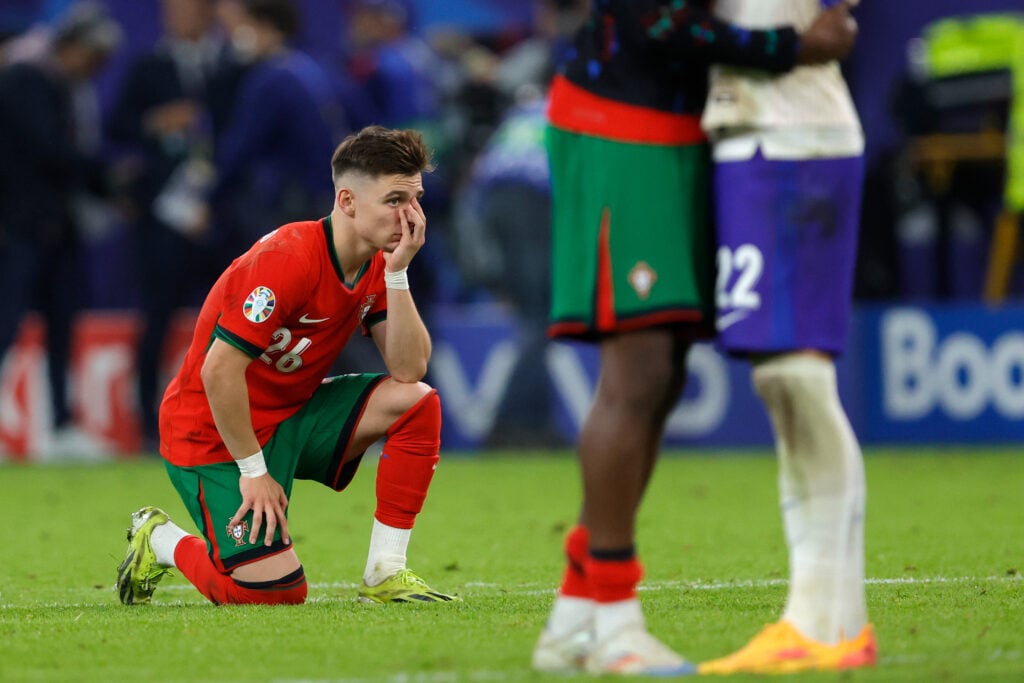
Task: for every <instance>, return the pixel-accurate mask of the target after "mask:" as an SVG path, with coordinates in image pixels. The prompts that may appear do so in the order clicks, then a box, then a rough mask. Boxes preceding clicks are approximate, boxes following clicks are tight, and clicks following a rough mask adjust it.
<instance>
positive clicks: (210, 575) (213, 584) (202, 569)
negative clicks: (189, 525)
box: [174, 536, 307, 605]
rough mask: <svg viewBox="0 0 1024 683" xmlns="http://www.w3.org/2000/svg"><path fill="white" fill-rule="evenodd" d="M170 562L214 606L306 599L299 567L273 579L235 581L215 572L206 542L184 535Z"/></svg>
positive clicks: (284, 602)
mask: <svg viewBox="0 0 1024 683" xmlns="http://www.w3.org/2000/svg"><path fill="white" fill-rule="evenodd" d="M174 564H175V566H176V567H177V568H178V569H179V570H180V571H181V573H182V574H184V575H185V578H187V579H188V580H189V581H191V582H192V585H193V586H195V587H196V588H198V589H199V592H200V593H202V594H203V595H204V596H206V599H207V600H209V601H210V602H212V603H213V604H215V605H301V604H302V603H303V602H305V601H306V591H307V586H306V575H305V574H304V573H303V571H302V567H299V568H298V570H296V571H294V572H292V573H291V574H289V575H288V576H285V577H283V578H281V579H278V580H276V581H266V582H261V583H249V582H245V583H239V582H236V581H235V580H234V579H232V578H231V577H230V576H228V575H227V574H221V573H220V572H219V571H217V568H216V567H215V566H214V564H213V561H212V560H210V556H209V555H207V554H206V541H204V540H203V539H201V538H199V537H198V536H186V537H185V538H183V539H181V541H180V542H179V543H178V547H176V548H175V549H174Z"/></svg>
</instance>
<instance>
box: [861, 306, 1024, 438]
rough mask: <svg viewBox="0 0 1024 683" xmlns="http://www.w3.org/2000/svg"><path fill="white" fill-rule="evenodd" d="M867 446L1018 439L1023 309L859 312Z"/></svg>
mask: <svg viewBox="0 0 1024 683" xmlns="http://www.w3.org/2000/svg"><path fill="white" fill-rule="evenodd" d="M855 323H856V324H855V328H856V330H857V334H858V335H859V344H857V346H858V347H859V350H860V353H862V354H863V358H864V364H865V367H866V368H867V370H868V371H867V372H866V373H864V375H863V378H864V383H863V386H861V387H859V391H861V392H862V393H863V395H864V409H865V413H864V416H863V421H862V424H861V429H860V432H859V433H861V434H862V438H864V439H865V440H866V441H871V442H882V443H886V442H891V443H901V442H925V443H959V444H963V443H994V442H1012V441H1018V440H1024V419H1022V418H1024V307H1020V306H1003V307H999V308H986V307H984V306H982V305H980V304H964V305H944V306H941V307H939V306H930V307H910V306H896V307H869V308H861V309H860V311H859V313H858V316H857V319H856V321H855Z"/></svg>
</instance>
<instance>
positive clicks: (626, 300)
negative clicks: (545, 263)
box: [533, 0, 852, 675]
mask: <svg viewBox="0 0 1024 683" xmlns="http://www.w3.org/2000/svg"><path fill="white" fill-rule="evenodd" d="M710 5H711V3H710V2H688V3H681V2H674V1H669V0H665V1H662V2H658V1H656V0H596V1H595V2H594V3H593V5H592V9H591V15H590V17H589V19H588V21H587V22H586V24H585V25H584V26H583V28H582V29H581V31H580V32H579V33H578V35H577V39H576V43H575V54H574V55H573V56H572V57H571V58H570V59H569V61H568V63H567V65H566V66H565V68H564V71H563V73H562V74H561V75H560V76H557V77H556V78H555V81H554V83H553V85H552V89H551V103H550V107H549V111H548V117H549V120H550V123H551V127H550V129H549V147H550V150H549V151H550V159H551V164H552V183H553V185H552V189H553V197H554V199H553V201H554V228H553V235H552V238H553V241H552V245H553V283H552V284H553V292H552V324H551V327H550V330H549V331H550V333H551V334H552V335H553V336H560V337H570V338H578V339H585V340H591V341H597V342H599V343H600V351H601V376H600V379H599V381H598V386H597V394H596V397H595V400H594V404H593V407H592V408H591V411H590V414H589V416H588V417H587V420H586V423H585V424H584V426H583V430H582V433H581V435H580V440H579V452H580V460H581V464H582V476H583V505H582V510H581V512H580V516H579V524H578V526H577V527H575V528H574V529H573V530H572V531H571V532H570V533H569V535H568V538H567V539H566V554H567V555H568V564H567V567H566V570H565V575H564V579H563V582H562V585H561V588H560V591H559V594H558V597H557V598H556V601H555V605H554V608H553V610H552V612H551V616H550V618H549V620H548V622H547V625H546V627H545V629H544V631H543V632H542V634H541V637H540V640H539V642H538V643H537V646H536V648H535V650H534V653H533V667H534V668H536V669H540V670H544V671H571V670H574V669H578V668H580V667H583V668H585V669H586V670H587V671H588V672H590V673H595V674H599V673H620V674H666V675H669V674H683V673H692V672H693V670H694V667H693V665H691V664H689V663H688V662H686V661H685V660H684V659H683V658H682V657H680V656H679V655H678V654H676V653H675V652H673V651H672V650H671V649H669V648H668V647H666V646H665V645H663V644H662V643H661V642H660V641H658V640H657V639H656V638H655V637H654V636H652V635H651V634H650V633H648V631H647V627H646V624H645V621H644V617H643V613H642V611H641V608H640V604H639V601H638V600H637V597H636V586H637V583H638V582H639V581H640V578H641V576H642V573H643V572H642V567H641V564H640V561H639V560H638V558H637V555H636V551H635V548H634V526H635V517H636V511H637V508H638V506H639V504H640V500H641V497H642V495H643V492H644V490H645V488H646V485H647V482H648V479H649V478H650V475H651V472H652V470H653V467H654V462H655V460H656V458H657V453H658V447H659V444H660V441H661V437H662V431H663V428H664V424H665V420H666V418H667V416H668V414H669V412H670V410H671V409H672V407H673V405H674V404H675V403H676V401H677V400H678V398H679V395H680V393H681V392H682V388H683V383H684V380H685V377H686V355H687V352H688V350H689V347H690V344H691V341H692V340H693V339H694V338H697V337H700V336H707V335H708V334H710V333H711V328H712V325H713V322H712V305H713V302H712V291H713V285H714V283H713V267H712V263H713V261H712V249H713V244H712V236H711V234H710V230H709V215H708V214H709V213H710V209H709V207H708V200H709V198H710V187H709V183H708V180H709V175H710V164H709V159H708V149H707V144H706V139H705V136H704V134H703V132H702V130H701V128H700V112H701V110H702V108H703V106H704V100H705V97H706V87H707V69H708V63H709V62H712V61H720V62H725V63H730V64H736V65H739V66H758V67H763V66H764V65H768V68H769V69H770V70H772V71H777V72H783V71H786V70H788V69H790V68H792V67H793V66H794V65H795V64H796V63H798V61H799V62H815V61H823V60H826V59H831V58H833V57H835V56H836V55H839V54H842V53H843V52H844V51H845V50H846V49H848V47H849V44H850V43H851V41H852V34H850V33H849V32H848V29H847V28H846V26H845V21H844V19H845V17H846V16H848V15H847V14H846V13H845V8H840V9H837V10H835V11H834V12H830V13H826V14H824V15H823V16H822V17H821V18H820V19H819V20H818V21H817V22H816V23H815V24H814V25H813V26H811V27H810V28H809V29H808V31H806V32H805V33H804V34H803V35H802V36H800V35H798V34H797V32H796V31H795V30H794V29H793V28H790V27H788V26H782V25H779V26H777V27H772V28H769V29H766V30H763V31H744V30H739V29H737V28H735V27H732V26H730V25H729V24H725V23H723V22H720V21H717V20H715V19H714V18H713V17H712V16H711V15H710V14H709V11H708V8H709V6H710Z"/></svg>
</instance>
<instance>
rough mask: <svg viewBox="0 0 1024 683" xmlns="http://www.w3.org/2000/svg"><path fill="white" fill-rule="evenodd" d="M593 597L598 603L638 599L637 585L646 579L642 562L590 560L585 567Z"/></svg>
mask: <svg viewBox="0 0 1024 683" xmlns="http://www.w3.org/2000/svg"><path fill="white" fill-rule="evenodd" d="M583 570H584V572H585V573H586V576H587V582H588V585H589V586H590V591H591V597H593V598H594V600H596V601H597V602H619V601H620V600H630V599H632V598H635V597H636V585H637V584H638V583H640V579H642V578H643V577H644V568H643V565H642V564H640V560H638V559H636V558H635V557H632V558H630V559H628V560H597V559H594V558H593V557H591V558H589V559H588V560H587V562H586V564H584V566H583Z"/></svg>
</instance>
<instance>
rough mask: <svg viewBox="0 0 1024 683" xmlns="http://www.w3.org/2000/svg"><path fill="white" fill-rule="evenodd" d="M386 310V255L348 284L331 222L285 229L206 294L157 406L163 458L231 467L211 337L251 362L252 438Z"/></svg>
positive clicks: (291, 410)
mask: <svg viewBox="0 0 1024 683" xmlns="http://www.w3.org/2000/svg"><path fill="white" fill-rule="evenodd" d="M386 313H387V295H386V291H385V289H384V257H383V255H382V254H380V253H377V254H376V255H375V256H374V257H373V258H372V259H370V261H369V262H368V263H367V264H366V265H365V266H363V269H362V270H361V271H360V272H359V275H358V276H357V277H356V280H355V282H353V283H348V282H345V281H344V276H343V275H342V271H341V265H340V263H339V262H338V259H337V256H336V254H335V252H334V240H333V231H332V227H331V220H330V218H329V217H328V218H325V219H323V220H321V221H309V222H303V223H289V224H287V225H284V226H281V227H280V228H278V229H277V230H275V231H274V232H272V233H270V234H268V235H266V236H265V237H263V238H262V239H261V240H260V241H259V242H257V243H256V244H255V245H253V247H252V248H251V249H249V251H247V252H246V253H244V254H242V255H241V256H240V257H238V258H237V259H235V260H234V262H233V263H232V264H231V265H230V266H229V267H228V269H227V270H225V271H224V273H223V274H222V275H221V276H220V278H219V279H218V280H217V282H216V284H214V286H213V288H212V289H211V290H210V293H209V295H207V297H206V301H205V302H204V303H203V307H202V309H201V310H200V312H199V318H198V320H197V321H196V329H195V332H194V334H193V336H192V344H191V345H190V346H189V349H188V353H187V354H186V355H185V360H184V362H183V363H182V366H181V369H180V370H179V371H178V374H177V376H176V377H175V378H174V380H173V381H171V383H170V386H168V387H167V392H166V393H165V394H164V400H163V403H162V404H161V406H160V452H161V453H162V454H163V456H164V457H165V458H167V459H168V460H169V461H171V462H172V463H174V464H175V465H180V466H185V467H189V466H194V465H205V464H211V463H216V462H228V461H230V460H231V459H232V458H231V454H230V453H229V452H228V450H227V448H226V447H225V446H224V442H223V441H222V440H221V437H220V434H219V433H218V432H217V427H216V425H215V424H214V421H213V414H212V413H211V411H210V405H209V402H208V401H207V398H206V392H205V391H204V389H203V381H202V378H201V377H200V370H201V369H202V366H203V361H204V359H205V358H206V352H207V350H208V349H209V348H210V344H212V343H213V340H214V339H215V338H217V339H221V340H223V341H225V342H227V343H229V344H231V345H233V346H235V347H237V348H239V349H241V350H242V351H244V352H245V353H247V354H249V355H250V356H252V357H253V358H254V359H255V360H253V362H252V363H250V364H249V367H248V368H247V370H246V373H245V378H246V383H247V385H248V388H249V410H250V412H251V414H252V424H253V428H254V429H255V431H256V438H257V439H258V440H259V442H260V444H261V445H262V444H265V443H266V442H267V441H268V440H269V439H270V437H271V436H272V435H273V433H274V429H275V428H276V427H277V425H279V424H280V423H281V422H283V421H284V420H286V419H288V418H289V417H291V416H292V415H294V414H295V412H296V411H298V409H299V408H301V407H302V406H303V405H304V404H305V403H306V402H307V401H308V400H309V399H310V397H311V396H312V395H313V392H314V391H316V389H317V387H318V386H319V385H320V383H321V382H322V381H323V379H324V377H326V376H327V373H328V372H329V371H330V368H331V365H332V364H333V363H334V361H335V359H336V358H337V357H338V354H339V353H341V350H342V348H344V346H345V344H346V343H347V342H348V340H349V339H350V338H351V337H352V334H353V332H355V329H356V328H357V327H358V326H359V325H360V324H362V325H363V331H364V333H368V332H369V328H370V326H371V325H373V324H374V323H376V322H379V321H381V320H383V319H384V317H385V316H386Z"/></svg>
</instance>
